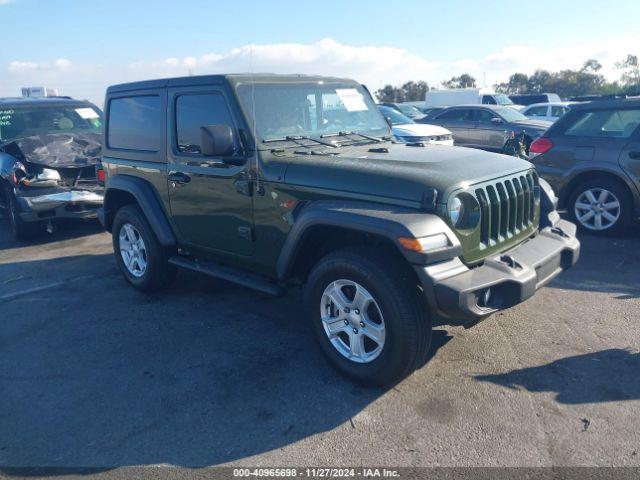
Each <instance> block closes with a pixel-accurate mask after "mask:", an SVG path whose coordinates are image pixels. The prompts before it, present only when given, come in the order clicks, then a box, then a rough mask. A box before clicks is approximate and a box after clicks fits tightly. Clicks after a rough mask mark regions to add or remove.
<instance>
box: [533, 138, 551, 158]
mask: <svg viewBox="0 0 640 480" xmlns="http://www.w3.org/2000/svg"><path fill="white" fill-rule="evenodd" d="M552 148H553V142H552V141H551V139H550V138H547V137H540V138H538V139H537V140H535V141H534V142H533V143H532V144H531V146H530V147H529V153H534V154H536V155H540V154H541V153H546V152H548V151H549V150H551V149H552Z"/></svg>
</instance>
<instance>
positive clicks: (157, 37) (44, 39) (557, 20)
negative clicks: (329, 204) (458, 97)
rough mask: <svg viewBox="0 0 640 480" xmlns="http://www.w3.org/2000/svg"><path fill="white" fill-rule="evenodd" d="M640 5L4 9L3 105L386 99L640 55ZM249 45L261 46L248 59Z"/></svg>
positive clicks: (132, 2) (79, 5)
mask: <svg viewBox="0 0 640 480" xmlns="http://www.w3.org/2000/svg"><path fill="white" fill-rule="evenodd" d="M639 18H640V2H638V1H637V0H635V1H618V2H602V1H593V0H582V1H558V0H556V1H547V0H538V1H536V2H514V1H513V0H511V1H500V0H484V1H482V2H476V1H470V0H469V1H449V2H442V1H438V2H428V1H426V0H422V1H417V0H415V1H414V0H404V1H402V2H389V1H386V2H382V1H367V2H356V1H352V2H347V1H340V2H338V1H333V0H323V1H322V2H306V1H304V0H298V1H289V0H286V1H275V0H274V1H255V0H244V1H243V0H234V1H221V2H219V1H215V2H214V1H205V0H193V1H189V0H182V1H179V2H177V1H168V0H129V1H124V0H113V1H107V0H93V1H84V0H48V1H43V0H39V1H38V0H0V21H1V22H2V25H3V27H2V31H1V33H0V40H2V45H3V46H4V47H3V48H2V49H0V95H7V94H14V93H15V89H16V88H17V87H18V86H20V85H23V84H25V82H27V84H43V83H46V84H47V86H52V87H58V88H60V89H61V90H63V92H61V93H65V94H71V95H74V96H86V97H89V98H92V99H94V100H96V101H97V100H99V99H100V98H101V96H102V94H103V90H104V87H105V86H106V85H107V84H109V83H115V82H121V81H129V80H133V79H138V78H149V77H158V76H166V75H186V74H188V73H195V74H198V73H213V72H219V71H225V70H228V71H248V70H250V69H251V68H252V65H253V68H254V69H255V70H262V71H265V70H267V71H287V72H294V71H298V72H301V73H327V74H332V75H336V74H338V75H346V76H355V77H357V78H358V79H359V80H361V81H364V82H367V83H368V84H370V86H371V87H372V88H378V87H379V86H381V85H382V84H384V83H399V82H401V81H404V80H407V79H424V80H427V81H428V82H429V83H430V84H437V83H439V82H440V81H442V80H443V79H445V78H448V77H450V76H452V75H454V74H459V73H462V72H464V71H470V72H471V73H472V74H474V75H476V76H477V77H478V78H479V79H480V81H481V82H482V79H483V78H486V83H487V84H489V85H490V84H492V83H494V82H496V81H502V80H505V78H506V77H508V75H509V74H510V73H512V72H513V71H516V70H519V71H527V72H531V71H533V70H534V69H535V68H548V69H559V68H564V67H576V66H578V65H580V64H581V63H582V62H583V61H584V60H586V59H587V58H589V57H595V58H598V59H600V60H601V62H602V63H603V64H604V66H605V68H604V73H605V74H606V75H607V76H609V77H611V78H614V77H615V75H616V73H617V72H615V70H614V67H613V65H614V63H615V61H617V60H620V59H621V58H622V57H624V56H625V55H626V54H627V53H635V54H638V53H640V51H639V50H640V24H639V23H638V19H639ZM248 45H254V46H253V47H248Z"/></svg>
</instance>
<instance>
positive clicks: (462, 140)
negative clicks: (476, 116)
mask: <svg viewBox="0 0 640 480" xmlns="http://www.w3.org/2000/svg"><path fill="white" fill-rule="evenodd" d="M469 115H470V110H469V109H468V108H449V109H446V110H445V111H443V112H442V113H440V114H438V115H436V117H435V118H434V119H433V120H432V121H429V122H428V123H433V124H436V125H440V126H442V127H444V128H446V129H448V130H451V133H452V134H453V141H454V142H455V144H456V145H458V146H466V145H470V143H471V137H470V133H471V129H472V128H473V122H472V121H471V120H470V118H469Z"/></svg>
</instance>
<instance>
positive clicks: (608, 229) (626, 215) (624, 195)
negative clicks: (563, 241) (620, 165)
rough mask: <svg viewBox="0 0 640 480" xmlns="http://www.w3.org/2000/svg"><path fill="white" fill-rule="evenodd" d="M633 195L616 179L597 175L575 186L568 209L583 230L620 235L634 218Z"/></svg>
mask: <svg viewBox="0 0 640 480" xmlns="http://www.w3.org/2000/svg"><path fill="white" fill-rule="evenodd" d="M632 208H633V207H632V199H631V195H630V194H629V192H628V190H627V189H626V188H625V187H624V186H623V185H621V184H620V183H619V182H616V181H615V180H611V179H609V178H596V179H594V180H589V181H587V182H584V183H582V184H580V185H579V186H578V187H576V188H575V189H574V190H573V192H572V193H571V196H570V197H569V202H568V203H567V210H568V211H569V215H570V216H571V217H572V219H573V221H574V222H575V223H576V224H577V225H578V227H579V228H580V230H581V231H583V232H585V233H590V234H593V235H602V236H604V235H617V234H620V233H622V232H624V231H625V230H626V229H627V228H628V227H629V225H630V223H631V219H632Z"/></svg>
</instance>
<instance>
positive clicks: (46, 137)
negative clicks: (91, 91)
mask: <svg viewBox="0 0 640 480" xmlns="http://www.w3.org/2000/svg"><path fill="white" fill-rule="evenodd" d="M26 91H27V92H31V93H33V92H35V91H42V92H46V91H47V90H46V89H26ZM43 95H45V96H42V97H22V98H0V207H2V209H3V210H5V212H6V213H7V215H8V217H9V222H10V225H11V228H12V230H13V234H14V236H15V237H16V238H17V239H27V238H29V237H31V236H33V235H35V234H37V233H38V232H39V231H40V230H41V227H42V226H43V223H47V224H48V225H49V227H50V228H52V227H53V223H52V222H53V221H54V220H56V219H58V218H83V219H85V218H95V217H96V209H97V208H98V207H99V206H100V205H102V187H101V186H100V185H99V182H98V177H97V175H98V172H97V168H98V166H99V159H100V149H101V140H102V119H101V117H102V112H101V111H100V109H98V107H96V106H95V105H94V104H92V103H90V102H88V101H85V100H74V99H72V98H69V97H58V96H46V94H43Z"/></svg>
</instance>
